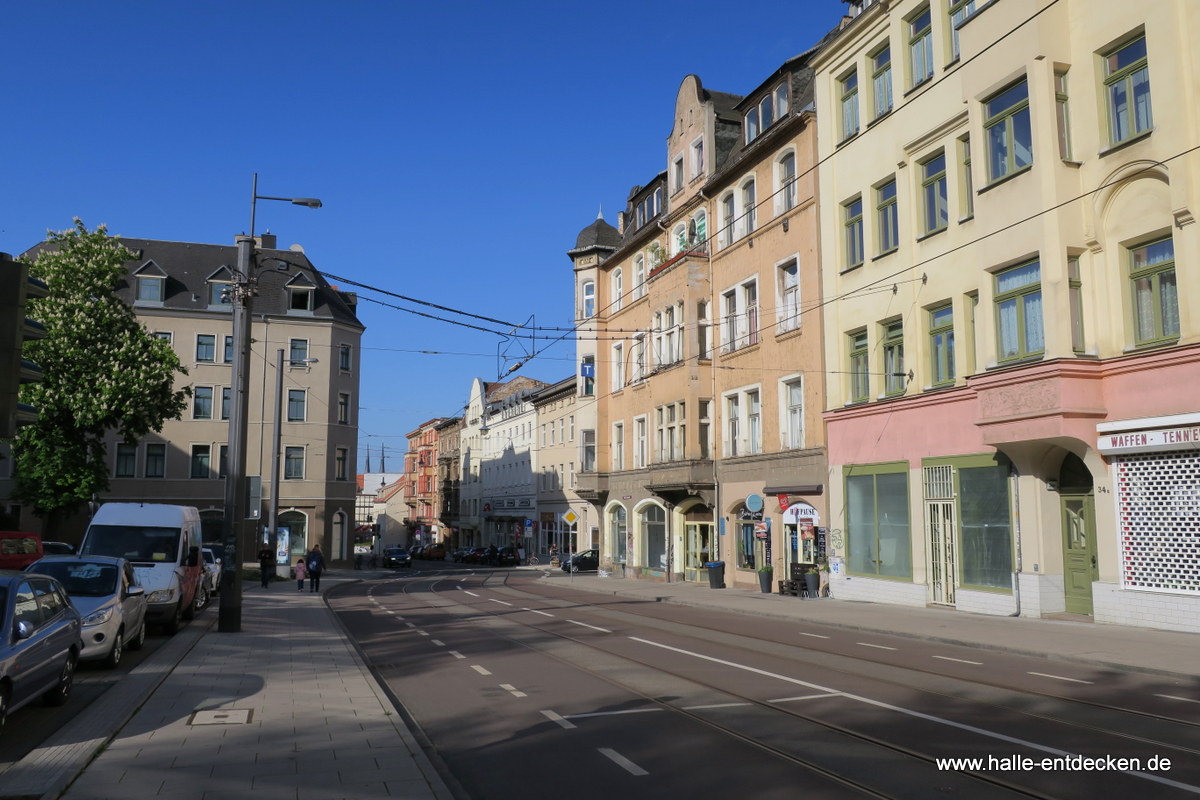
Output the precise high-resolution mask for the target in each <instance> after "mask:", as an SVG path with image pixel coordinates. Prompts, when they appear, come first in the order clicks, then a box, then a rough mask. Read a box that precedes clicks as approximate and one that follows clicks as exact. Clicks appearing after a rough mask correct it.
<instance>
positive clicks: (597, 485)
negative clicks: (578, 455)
mask: <svg viewBox="0 0 1200 800" xmlns="http://www.w3.org/2000/svg"><path fill="white" fill-rule="evenodd" d="M575 494H577V495H579V499H581V500H586V501H587V502H589V503H594V504H596V505H601V504H603V503H604V501H605V500H607V499H608V473H607V472H578V473H576V474H575Z"/></svg>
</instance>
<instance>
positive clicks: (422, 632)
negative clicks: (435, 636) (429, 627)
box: [417, 631, 429, 636]
mask: <svg viewBox="0 0 1200 800" xmlns="http://www.w3.org/2000/svg"><path fill="white" fill-rule="evenodd" d="M417 633H419V634H420V635H421V636H428V635H429V631H417Z"/></svg>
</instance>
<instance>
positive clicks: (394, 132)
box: [0, 0, 845, 470]
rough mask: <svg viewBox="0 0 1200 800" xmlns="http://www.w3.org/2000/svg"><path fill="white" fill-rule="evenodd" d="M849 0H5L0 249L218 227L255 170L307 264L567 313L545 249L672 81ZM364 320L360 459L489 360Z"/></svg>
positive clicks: (631, 179)
mask: <svg viewBox="0 0 1200 800" xmlns="http://www.w3.org/2000/svg"><path fill="white" fill-rule="evenodd" d="M844 9H845V4H844V3H843V2H842V1H841V0H799V1H798V2H797V0H792V2H749V3H733V4H731V3H729V2H712V1H711V0H688V1H687V2H682V1H681V0H653V1H652V2H624V0H620V1H618V2H612V1H611V0H609V2H597V3H579V2H573V1H571V0H566V1H560V2H551V1H550V0H510V2H459V3H438V2H432V3H426V2H410V1H405V2H399V1H392V2H385V1H383V0H374V1H373V2H366V1H365V0H352V1H350V0H347V1H345V2H332V0H326V2H313V1H312V0H288V1H287V2H274V1H272V2H256V0H239V1H238V2H202V3H184V2H175V1H174V0H155V1H154V2H150V1H149V0H122V2H111V3H88V4H84V3H77V2H64V1H63V0H37V2H8V3H5V4H4V6H3V9H2V10H0V29H3V30H4V33H5V36H4V40H5V41H4V47H3V50H2V51H0V52H2V55H0V59H2V62H0V63H2V66H3V75H4V77H3V79H2V80H3V95H0V96H2V97H3V99H4V103H5V108H4V123H3V125H2V126H0V143H2V148H0V164H2V165H3V166H2V170H3V172H2V174H0V187H2V191H3V194H2V195H0V209H2V210H3V213H2V214H0V250H3V251H6V252H11V253H20V252H22V251H24V250H26V249H27V248H29V247H31V246H33V245H34V244H36V243H37V242H39V241H41V240H42V239H43V238H44V236H45V232H46V230H47V229H54V230H61V229H64V228H67V227H69V226H70V225H71V218H72V217H75V216H78V217H80V218H82V219H83V221H84V222H85V223H86V224H87V225H88V226H89V227H95V226H96V225H98V224H100V223H107V224H108V226H109V232H110V233H113V234H116V235H124V236H130V237H139V238H141V237H144V238H150V239H165V240H179V241H191V242H206V243H230V244H232V242H233V237H234V236H235V235H236V234H238V233H242V232H244V231H245V230H246V229H247V228H248V227H249V214H250V194H251V190H250V189H251V179H252V175H253V174H254V173H255V172H257V173H258V174H259V184H258V191H259V194H263V195H275V196H311V197H318V198H320V199H321V200H322V201H324V203H325V207H324V208H322V209H320V210H317V211H313V210H310V209H306V208H300V207H297V206H291V205H286V204H283V203H275V202H266V201H261V202H259V204H258V217H257V224H256V228H257V232H259V233H261V232H262V231H264V230H266V229H269V230H270V231H271V232H272V233H275V234H277V235H278V237H279V245H280V247H287V246H289V245H291V244H292V243H294V242H295V243H299V244H302V245H303V246H304V248H305V251H306V252H307V253H308V255H309V257H310V258H311V259H312V261H313V262H314V263H315V264H316V265H317V266H318V267H319V268H321V269H323V270H325V271H327V272H331V273H334V274H336V275H342V276H345V277H347V278H350V279H353V280H356V281H361V282H362V283H366V284H371V285H374V286H378V287H382V288H385V289H388V290H391V291H394V292H397V293H400V294H404V295H408V296H411V297H415V298H419V299H423V300H428V301H431V302H434V303H438V304H441V305H445V306H451V307H454V308H460V309H463V310H466V311H470V312H473V313H476V314H481V315H485V316H489V317H495V318H498V319H501V320H506V321H510V322H513V323H521V324H523V323H525V322H526V321H527V320H528V319H529V318H530V317H531V316H533V317H535V319H536V323H537V324H538V325H543V326H569V325H570V324H571V323H572V319H571V317H572V297H571V292H572V290H571V286H572V281H571V269H570V260H569V259H568V258H567V256H566V254H565V253H566V251H567V250H569V249H570V248H571V247H573V246H574V243H575V236H576V234H578V232H579V231H580V229H582V228H583V227H585V226H587V225H589V224H590V223H591V222H592V221H593V220H594V219H595V217H596V213H597V211H598V210H599V208H600V207H601V206H603V209H604V215H605V218H606V219H607V220H608V221H609V222H610V223H612V224H614V225H615V224H616V212H617V211H618V210H619V209H621V208H623V207H624V201H625V197H626V196H627V194H628V192H629V189H630V187H631V186H633V185H634V184H641V183H645V182H647V181H648V180H649V179H650V178H651V177H652V176H654V175H655V174H656V173H657V172H659V171H660V170H662V169H664V168H665V167H666V159H667V156H666V150H665V146H664V145H665V139H666V136H667V134H668V133H669V131H670V127H671V115H672V112H673V108H674V101H675V94H676V91H677V89H678V87H679V84H680V82H681V81H682V79H683V78H684V76H685V75H687V74H689V73H695V74H697V75H699V76H700V78H701V80H702V81H703V83H704V85H705V87H706V88H709V89H714V90H718V91H725V92H731V93H734V94H745V93H746V92H748V91H750V90H752V89H753V88H755V87H756V86H757V85H758V84H759V83H760V82H761V81H763V80H764V79H765V78H766V77H767V76H768V75H769V74H770V73H771V72H772V71H773V70H774V69H775V68H777V67H778V66H779V65H780V64H781V63H782V62H783V61H785V60H786V59H788V58H790V57H791V56H793V55H796V54H797V53H800V52H802V51H804V50H806V49H808V48H809V47H810V46H812V45H813V44H814V43H815V42H816V41H817V40H818V39H819V38H820V36H822V35H823V34H824V33H825V32H826V31H827V30H829V29H830V28H831V27H832V26H833V25H834V24H835V23H836V21H837V19H838V17H839V16H840V15H841V14H842V13H843V11H844ZM344 288H347V289H352V288H353V287H349V286H346V287H344ZM359 291H360V295H361V296H371V295H370V293H368V292H365V291H362V290H359ZM380 299H384V300H387V298H384V297H380ZM392 302H397V301H392ZM397 304H398V305H405V306H408V305H409V304H404V303H399V302H397ZM410 307H411V306H410ZM423 310H425V311H431V310H430V309H423ZM432 313H441V312H432ZM359 316H360V318H361V319H362V321H363V322H364V323H365V324H366V326H367V331H366V334H365V336H364V338H363V353H362V355H363V359H362V363H363V378H362V390H361V395H362V396H361V414H360V440H359V463H360V469H361V467H362V462H363V456H364V453H365V448H366V447H367V446H369V447H370V449H371V451H372V453H373V455H372V467H373V468H374V469H376V470H378V468H379V462H378V452H379V448H380V446H381V445H383V444H386V445H387V447H388V450H389V452H390V453H396V454H398V453H399V452H400V451H402V450H403V449H404V446H405V441H404V438H403V436H404V434H405V433H406V432H408V431H410V430H412V429H413V428H415V427H416V426H418V425H419V424H421V423H422V422H424V421H425V420H427V419H430V418H432V417H439V416H449V415H454V414H456V413H458V412H459V411H460V409H461V408H462V406H463V405H464V404H465V403H466V401H467V395H468V392H469V389H470V382H471V379H472V378H474V377H477V376H478V377H482V378H484V379H485V380H496V379H497V376H498V372H499V371H500V370H501V369H503V367H504V363H503V362H501V361H500V360H499V359H498V357H497V353H498V349H499V347H500V343H501V339H500V338H499V337H497V336H495V335H492V334H489V333H483V332H480V331H475V330H471V329H468V328H463V327H458V326H453V325H449V324H446V323H442V322H436V321H432V320H427V319H423V318H421V317H417V316H414V315H412V314H408V313H404V312H400V311H395V310H392V309H388V308H385V307H382V306H379V305H376V304H373V303H370V302H360V305H359ZM490 327H495V326H490ZM539 346H540V345H539ZM417 350H433V351H437V354H422V353H416V352H411V351H417ZM509 351H510V353H511V354H512V355H513V356H519V355H520V354H521V348H520V346H513V347H510V348H509ZM573 352H574V350H573V344H572V343H571V342H570V341H569V340H567V341H565V342H564V343H561V344H559V345H557V346H555V347H552V348H550V349H548V350H547V351H546V352H545V353H544V354H543V355H542V356H539V357H538V358H535V359H533V360H531V361H530V362H529V363H528V364H527V365H526V366H525V367H523V368H522V369H521V371H520V373H519V374H523V375H528V376H530V377H533V378H538V379H540V380H545V381H551V382H552V381H556V380H560V379H562V378H564V377H566V376H567V375H569V374H571V371H572V369H573V361H574V359H573V357H572V355H573ZM509 363H511V362H509ZM400 463H401V462H400V460H399V459H396V460H395V461H394V462H393V461H389V463H388V467H389V469H393V470H394V469H396V468H399V466H400Z"/></svg>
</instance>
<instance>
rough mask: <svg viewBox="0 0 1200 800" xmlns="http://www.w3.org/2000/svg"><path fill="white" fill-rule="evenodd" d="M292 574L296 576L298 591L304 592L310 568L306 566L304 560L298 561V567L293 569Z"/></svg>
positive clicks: (298, 559)
mask: <svg viewBox="0 0 1200 800" xmlns="http://www.w3.org/2000/svg"><path fill="white" fill-rule="evenodd" d="M292 572H294V573H295V574H296V591H297V592H303V591H304V579H305V578H306V577H308V567H306V566H305V565H304V559H303V558H297V559H296V566H294V567H292Z"/></svg>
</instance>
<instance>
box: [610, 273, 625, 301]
mask: <svg viewBox="0 0 1200 800" xmlns="http://www.w3.org/2000/svg"><path fill="white" fill-rule="evenodd" d="M611 290H612V305H611V307H610V310H611V311H620V310H621V301H622V300H623V299H624V295H625V273H624V271H623V270H622V269H621V268H620V267H617V268H616V269H614V270H613V273H612V283H611Z"/></svg>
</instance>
